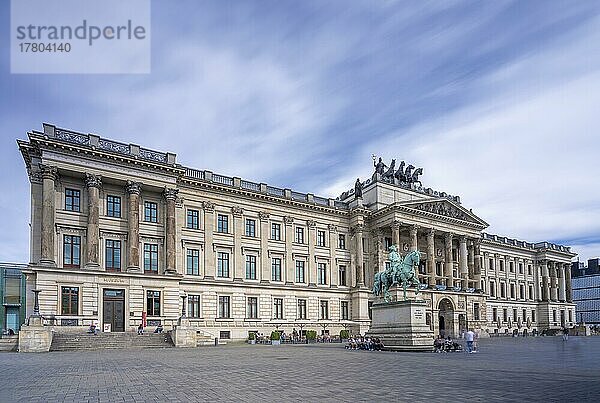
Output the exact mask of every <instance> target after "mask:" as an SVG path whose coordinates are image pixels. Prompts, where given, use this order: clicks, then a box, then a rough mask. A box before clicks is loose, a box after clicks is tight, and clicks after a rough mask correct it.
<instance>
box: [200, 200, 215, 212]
mask: <svg viewBox="0 0 600 403" xmlns="http://www.w3.org/2000/svg"><path fill="white" fill-rule="evenodd" d="M202 208H203V209H204V211H206V212H207V213H212V212H214V211H215V203H213V202H209V201H204V202H202Z"/></svg>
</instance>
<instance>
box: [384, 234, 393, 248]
mask: <svg viewBox="0 0 600 403" xmlns="http://www.w3.org/2000/svg"><path fill="white" fill-rule="evenodd" d="M384 244H385V250H386V251H388V250H390V246H392V238H390V237H385V242H384Z"/></svg>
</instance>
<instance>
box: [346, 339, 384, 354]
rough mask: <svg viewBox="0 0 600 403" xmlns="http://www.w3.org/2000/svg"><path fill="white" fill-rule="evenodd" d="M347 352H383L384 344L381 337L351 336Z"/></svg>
mask: <svg viewBox="0 0 600 403" xmlns="http://www.w3.org/2000/svg"><path fill="white" fill-rule="evenodd" d="M346 349H347V350H367V351H381V350H382V349H383V343H382V342H381V340H379V337H373V338H371V337H365V336H361V335H358V336H351V337H350V338H349V339H348V344H346Z"/></svg>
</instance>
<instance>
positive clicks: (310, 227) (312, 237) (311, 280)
mask: <svg viewBox="0 0 600 403" xmlns="http://www.w3.org/2000/svg"><path fill="white" fill-rule="evenodd" d="M316 226H317V223H316V222H315V221H314V220H306V230H307V231H308V262H306V264H307V265H308V267H306V272H307V273H308V286H309V287H311V286H312V287H316V285H317V262H316V261H315V244H316V235H317V234H316Z"/></svg>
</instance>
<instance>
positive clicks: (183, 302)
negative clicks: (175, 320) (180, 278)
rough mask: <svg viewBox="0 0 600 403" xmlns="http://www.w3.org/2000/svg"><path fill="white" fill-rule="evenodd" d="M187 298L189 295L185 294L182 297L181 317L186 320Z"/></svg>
mask: <svg viewBox="0 0 600 403" xmlns="http://www.w3.org/2000/svg"><path fill="white" fill-rule="evenodd" d="M186 298H187V295H185V294H183V295H181V302H182V303H181V317H182V318H185V317H186V309H185V299H186Z"/></svg>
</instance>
